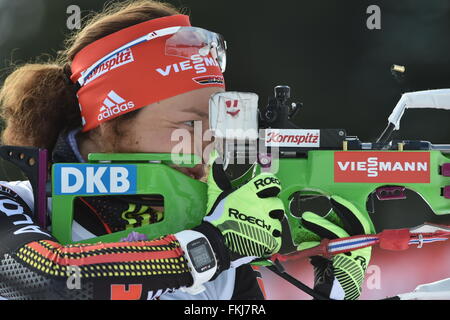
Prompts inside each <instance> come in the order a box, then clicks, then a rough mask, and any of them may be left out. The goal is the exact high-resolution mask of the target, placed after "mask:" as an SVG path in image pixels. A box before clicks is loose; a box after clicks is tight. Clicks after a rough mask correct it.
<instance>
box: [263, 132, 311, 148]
mask: <svg viewBox="0 0 450 320" xmlns="http://www.w3.org/2000/svg"><path fill="white" fill-rule="evenodd" d="M265 145H266V146H267V147H305V148H318V147H319V146H320V130H301V129H266V139H265Z"/></svg>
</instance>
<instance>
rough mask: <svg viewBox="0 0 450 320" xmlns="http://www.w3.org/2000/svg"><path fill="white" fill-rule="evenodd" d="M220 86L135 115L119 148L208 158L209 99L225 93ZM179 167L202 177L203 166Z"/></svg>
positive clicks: (155, 106)
mask: <svg viewBox="0 0 450 320" xmlns="http://www.w3.org/2000/svg"><path fill="white" fill-rule="evenodd" d="M223 91H224V90H223V89H221V88H217V87H209V88H202V89H198V90H195V91H191V92H187V93H184V94H181V95H178V96H175V97H172V98H169V99H166V100H163V101H160V102H157V103H154V104H151V105H149V106H147V107H144V108H142V109H141V110H140V111H139V113H138V114H137V116H136V117H134V118H132V119H131V120H130V121H127V122H125V123H124V125H123V126H122V129H123V131H124V135H123V138H122V139H121V140H120V141H119V142H118V144H117V148H118V150H120V152H126V153H176V154H179V153H184V154H196V155H198V156H200V157H201V158H202V159H204V160H207V159H206V157H207V156H208V155H207V154H206V152H205V157H204V154H203V153H204V150H205V148H206V147H207V146H208V145H209V144H211V135H210V134H209V132H208V129H209V98H210V97H211V95H212V94H214V93H217V92H223ZM176 169H177V170H179V171H181V172H183V173H185V174H187V175H189V176H191V177H192V178H194V179H201V178H202V177H203V176H204V174H205V172H204V166H203V165H197V166H196V167H194V168H191V169H188V168H180V167H177V168H176Z"/></svg>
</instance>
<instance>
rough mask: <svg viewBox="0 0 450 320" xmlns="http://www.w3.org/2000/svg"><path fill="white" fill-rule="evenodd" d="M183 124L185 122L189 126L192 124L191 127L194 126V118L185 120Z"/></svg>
mask: <svg viewBox="0 0 450 320" xmlns="http://www.w3.org/2000/svg"><path fill="white" fill-rule="evenodd" d="M183 124H185V125H187V126H190V127H194V120H191V121H185V122H183Z"/></svg>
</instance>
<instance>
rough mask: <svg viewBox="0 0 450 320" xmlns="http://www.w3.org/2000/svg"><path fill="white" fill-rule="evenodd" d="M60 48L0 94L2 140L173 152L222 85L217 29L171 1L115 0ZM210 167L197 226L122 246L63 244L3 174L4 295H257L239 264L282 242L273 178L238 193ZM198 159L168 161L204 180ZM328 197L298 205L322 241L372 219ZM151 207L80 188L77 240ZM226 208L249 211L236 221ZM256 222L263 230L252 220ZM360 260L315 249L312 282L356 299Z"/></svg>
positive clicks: (151, 217) (75, 150)
mask: <svg viewBox="0 0 450 320" xmlns="http://www.w3.org/2000/svg"><path fill="white" fill-rule="evenodd" d="M66 44H67V48H66V49H65V50H64V51H63V52H61V53H60V54H59V56H58V58H57V59H56V60H55V61H54V62H51V63H44V64H25V65H23V66H21V67H19V68H16V70H15V71H14V72H13V73H12V74H10V75H9V76H8V78H7V79H6V80H5V82H4V85H3V87H2V88H1V91H0V106H1V110H2V117H3V120H4V122H5V125H6V126H5V129H4V131H3V135H2V140H3V141H2V142H3V144H5V145H16V146H34V147H40V148H46V149H47V150H49V151H50V152H51V155H52V156H51V163H61V162H67V163H75V162H80V163H81V162H85V161H86V159H87V156H88V154H89V153H107V152H113V153H140V152H144V153H171V150H172V148H173V147H174V145H175V144H176V143H178V141H176V142H174V141H171V134H172V132H173V131H174V130H176V129H185V130H188V131H189V132H193V123H194V122H195V121H200V122H201V123H202V127H203V130H207V129H208V107H209V106H208V102H209V98H210V96H211V95H212V94H214V93H217V92H221V91H224V90H225V84H224V79H223V75H222V72H223V71H224V70H225V61H226V60H225V44H224V41H223V39H222V38H221V36H220V35H218V34H216V33H213V32H210V31H207V30H204V29H201V28H195V27H192V26H191V25H190V20H189V17H188V16H186V15H183V14H181V13H180V12H179V11H178V10H177V9H175V8H174V7H172V6H171V5H168V4H164V3H160V2H155V1H151V0H139V1H126V2H119V3H115V4H112V5H110V6H108V7H107V8H106V9H105V10H104V11H103V12H102V13H99V14H97V15H95V16H93V17H91V19H90V20H89V21H88V22H87V23H86V25H85V26H84V28H83V29H82V30H80V31H79V32H77V33H76V34H74V35H73V36H72V37H71V38H70V39H68V40H67V41H66ZM199 44H201V46H199ZM191 147H192V146H191ZM202 148H204V145H202ZM202 151H203V150H196V152H198V153H199V154H202ZM210 164H211V169H210V170H209V173H208V176H207V183H208V204H207V212H208V214H207V216H206V217H205V218H204V221H203V223H201V224H200V225H199V226H197V227H195V228H193V229H192V230H184V231H182V232H178V233H175V234H171V235H166V236H164V237H162V238H159V239H147V240H144V239H137V238H136V239H133V238H132V237H130V238H129V239H125V240H124V241H122V242H118V243H92V244H82V245H68V246H64V245H61V244H59V243H58V241H57V239H55V238H54V237H53V236H52V235H51V233H50V231H49V230H43V229H42V228H40V227H38V226H37V225H35V224H34V223H33V221H32V220H31V218H30V217H31V216H32V210H31V208H33V194H32V189H31V186H30V183H29V182H28V181H16V182H2V183H1V184H0V259H1V260H0V297H1V298H3V299H218V300H219V299H220V300H228V299H263V298H264V294H263V292H262V290H261V288H260V286H259V283H258V279H257V277H258V275H257V273H256V272H255V271H253V269H252V268H251V267H250V265H249V262H251V261H253V260H254V259H256V258H261V257H269V256H270V255H272V254H274V253H277V252H278V251H279V249H280V247H281V220H282V219H283V216H284V208H283V203H282V202H281V200H280V199H278V198H277V195H278V193H279V192H280V185H279V184H278V180H277V179H268V181H272V182H270V183H268V184H265V185H264V186H263V187H261V186H260V185H258V184H255V181H256V180H258V179H261V178H266V177H273V175H272V174H270V173H262V174H261V175H258V176H256V177H255V178H253V179H252V180H251V181H249V182H248V183H246V184H245V185H243V186H242V187H240V188H238V189H235V190H234V189H232V188H231V184H230V182H229V181H228V179H227V178H226V175H225V174H224V172H223V168H222V166H221V165H219V164H218V163H217V162H216V161H214V158H212V159H210ZM204 168H205V165H203V164H202V165H197V166H196V167H194V168H192V169H186V168H176V169H177V170H179V171H181V172H183V173H185V174H186V175H188V176H190V177H192V178H193V179H202V178H203V176H204V175H205V170H204ZM255 185H258V187H255ZM169 200H170V199H169ZM331 203H332V206H333V209H334V210H333V211H331V212H330V214H329V215H328V216H327V217H326V218H327V219H326V218H323V217H320V216H318V215H315V214H313V213H307V214H305V215H304V217H303V225H304V226H305V227H306V228H308V229H310V230H311V231H313V232H315V233H316V234H317V235H318V238H319V237H327V238H336V237H345V236H347V235H348V234H351V235H353V234H361V233H367V232H368V230H369V226H368V225H369V224H368V222H367V221H365V220H364V218H363V217H362V216H361V215H360V214H359V213H358V212H357V210H356V209H354V207H353V206H352V205H351V204H349V203H348V202H346V201H345V200H343V199H340V198H333V197H332V199H331ZM152 204H153V205H152ZM158 209H159V208H158V206H157V205H154V202H151V200H148V199H144V198H140V197H126V198H125V197H106V198H103V197H86V198H83V197H79V198H78V199H77V201H76V202H75V217H74V224H73V233H74V239H75V240H77V239H78V240H81V239H88V238H92V237H95V236H99V235H102V234H107V233H113V232H117V231H121V230H125V229H126V228H127V227H128V226H132V227H135V226H139V225H142V224H145V223H156V222H158V221H161V219H163V218H164V212H163V210H158ZM230 209H233V210H238V211H239V212H245V214H246V215H247V216H249V217H253V218H252V219H247V220H241V219H239V218H238V215H232V214H229V212H230ZM233 212H235V211H233ZM330 217H331V218H333V219H328V218H330ZM256 219H261V220H263V221H264V225H265V226H266V227H264V228H263V227H260V226H258V225H256V224H253V223H252V221H255V220H256ZM331 221H333V222H331ZM339 224H340V226H339ZM24 226H32V227H30V228H25V229H23V227H24ZM267 226H269V227H267ZM24 230H27V232H23V231H24ZM269 230H270V231H269ZM311 245H314V243H303V244H301V248H306V247H308V246H311ZM369 259H370V249H362V250H358V251H354V252H352V253H351V254H342V255H338V256H336V257H335V258H334V259H332V260H328V259H325V258H321V257H316V258H314V259H312V262H313V265H314V266H315V275H316V277H315V280H316V281H315V289H316V290H317V291H319V292H321V293H322V294H325V295H326V296H329V297H331V298H338V299H343V298H346V299H354V298H357V297H358V296H359V294H360V292H361V284H362V281H363V278H364V272H365V268H366V266H367V264H368V262H369ZM74 266H75V267H76V270H77V272H78V273H79V277H80V279H81V285H80V286H79V287H77V288H73V287H71V286H69V285H68V277H69V276H70V275H72V274H73V271H74V270H75V269H73V267H74Z"/></svg>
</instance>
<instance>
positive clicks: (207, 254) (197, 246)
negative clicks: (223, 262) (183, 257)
mask: <svg viewBox="0 0 450 320" xmlns="http://www.w3.org/2000/svg"><path fill="white" fill-rule="evenodd" d="M187 249H188V253H189V257H190V258H191V261H192V264H193V266H194V268H195V271H197V272H199V273H200V272H205V271H208V270H210V269H211V268H214V266H215V265H216V260H215V259H214V254H213V252H212V250H211V247H210V246H209V243H208V242H207V240H206V239H204V238H200V239H197V240H194V241H191V242H189V243H188V245H187Z"/></svg>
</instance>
